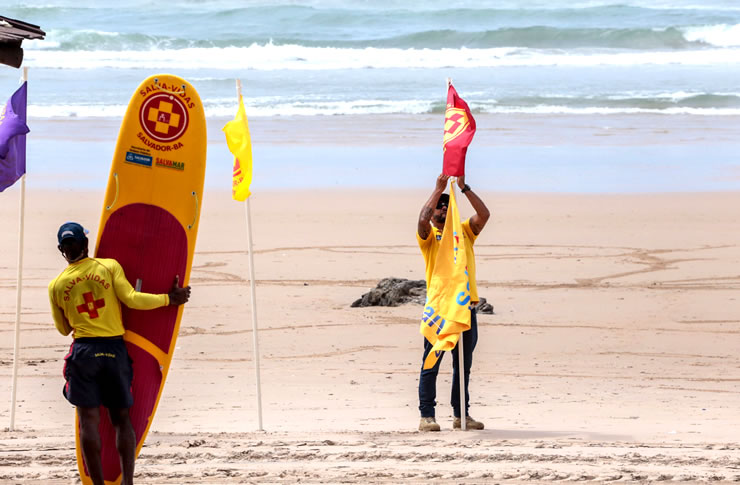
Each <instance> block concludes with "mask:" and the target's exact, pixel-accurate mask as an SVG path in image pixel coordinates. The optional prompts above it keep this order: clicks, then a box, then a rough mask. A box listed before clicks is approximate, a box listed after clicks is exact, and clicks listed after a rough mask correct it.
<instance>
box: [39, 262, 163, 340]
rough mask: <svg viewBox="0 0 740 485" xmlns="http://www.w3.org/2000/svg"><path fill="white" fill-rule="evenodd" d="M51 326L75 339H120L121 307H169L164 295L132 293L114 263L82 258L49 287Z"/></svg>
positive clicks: (121, 333) (133, 291) (118, 266)
mask: <svg viewBox="0 0 740 485" xmlns="http://www.w3.org/2000/svg"><path fill="white" fill-rule="evenodd" d="M49 302H50V303H51V314H52V316H53V317H54V324H55V325H56V327H57V330H59V333H61V334H62V335H69V333H70V332H72V331H74V334H73V336H74V338H82V337H115V336H118V335H123V333H124V328H123V320H122V319H121V303H123V304H124V305H126V306H127V307H129V308H133V309H136V310H151V309H153V308H159V307H162V306H166V305H169V303H170V299H169V296H167V295H166V294H162V295H154V294H151V293H140V292H137V291H136V290H134V288H133V287H132V286H131V283H129V282H128V280H127V279H126V275H125V274H124V272H123V268H122V267H121V265H120V264H119V263H118V261H116V260H115V259H98V258H85V259H83V260H81V261H77V262H75V263H71V264H70V265H69V266H67V268H66V269H65V270H64V271H62V272H61V273H60V274H59V276H57V277H56V278H54V279H53V280H52V281H51V283H49Z"/></svg>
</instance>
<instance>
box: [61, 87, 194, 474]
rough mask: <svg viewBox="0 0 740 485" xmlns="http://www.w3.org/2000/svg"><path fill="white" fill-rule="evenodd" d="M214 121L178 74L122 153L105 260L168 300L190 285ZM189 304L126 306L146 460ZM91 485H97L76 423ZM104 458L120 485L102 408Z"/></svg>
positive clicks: (106, 221) (136, 123) (110, 192)
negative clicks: (176, 288) (209, 127)
mask: <svg viewBox="0 0 740 485" xmlns="http://www.w3.org/2000/svg"><path fill="white" fill-rule="evenodd" d="M206 141H207V140H206V121H205V114H204V111H203V104H202V103H201V100H200V96H198V93H197V92H196V91H195V89H194V88H193V87H192V86H191V85H190V84H189V83H188V82H187V81H185V80H183V79H181V78H179V77H177V76H173V75H170V74H160V75H156V76H151V77H149V78H148V79H146V80H144V82H142V83H141V85H140V86H139V87H138V88H137V89H136V91H135V92H134V95H133V96H132V98H131V101H130V103H129V105H128V109H127V110H126V115H125V117H124V118H123V123H122V124H121V130H120V132H119V135H118V141H117V143H116V151H115V153H114V154H113V164H112V166H111V171H110V177H109V179H108V189H107V191H106V195H105V201H104V204H103V214H102V217H101V219H100V226H99V230H98V240H97V244H96V246H95V247H96V252H95V255H96V257H100V258H113V259H116V260H117V261H118V262H119V263H121V265H122V266H123V269H124V271H125V273H126V277H127V278H128V280H129V281H130V282H131V284H132V285H134V286H135V287H136V288H137V290H139V291H142V292H146V293H167V292H168V291H169V290H170V288H171V286H172V282H173V281H174V279H175V276H176V275H179V277H180V284H181V285H182V286H186V285H187V284H188V281H189V280H190V268H191V265H192V261H193V252H194V251H195V240H196V236H197V234H198V220H199V217H200V208H201V204H202V202H203V180H204V177H205V168H206ZM183 309H184V306H179V307H170V306H168V307H163V308H158V309H156V310H148V311H140V310H132V309H129V308H127V307H125V306H122V316H123V324H124V327H125V328H126V333H125V335H124V340H125V341H126V347H127V348H128V352H129V355H130V357H131V359H132V360H133V369H134V380H133V385H132V392H133V395H134V405H133V407H132V408H131V409H130V411H129V413H130V416H131V422H132V424H133V426H134V431H135V433H136V443H137V444H136V456H138V455H139V451H140V450H141V447H142V445H143V444H144V439H145V438H146V435H147V432H148V431H149V427H150V426H151V424H152V419H153V418H154V413H155V411H156V409H157V404H158V403H159V398H160V397H161V395H162V389H163V388H164V383H165V379H166V378H167V371H168V370H169V367H170V362H171V361H172V354H173V352H174V350H175V341H176V339H177V333H178V330H179V327H180V319H181V317H182V312H183ZM75 429H76V443H77V465H78V468H79V470H80V477H81V479H82V483H83V484H85V485H87V484H92V481H91V480H90V477H89V474H88V473H87V469H86V467H85V463H84V460H83V458H82V452H81V448H80V436H79V423H77V426H75ZM100 436H101V443H102V449H101V460H102V464H103V475H104V478H105V483H106V484H119V483H120V481H121V468H120V464H119V458H118V452H117V451H116V446H115V432H114V430H113V427H112V425H111V424H110V419H109V417H108V412H107V410H106V409H105V408H103V407H101V420H100Z"/></svg>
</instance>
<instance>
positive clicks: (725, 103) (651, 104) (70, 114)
mask: <svg viewBox="0 0 740 485" xmlns="http://www.w3.org/2000/svg"><path fill="white" fill-rule="evenodd" d="M244 102H245V105H246V107H247V114H248V116H249V117H274V116H335V115H379V114H440V115H441V114H442V113H444V110H445V103H444V100H436V101H430V100H423V99H406V100H384V99H355V100H321V99H295V98H294V97H293V98H284V97H283V98H281V97H279V96H270V97H259V98H245V100H244ZM468 102H469V104H470V106H471V108H472V110H473V112H474V113H487V114H495V113H525V114H526V113H529V114H639V113H652V114H668V115H670V114H692V115H716V116H721V115H740V93H732V94H731V93H720V94H707V93H682V92H677V93H664V94H653V95H652V96H651V95H648V94H645V95H642V96H636V95H624V96H622V97H616V96H613V95H605V96H580V97H579V96H568V95H549V96H531V97H510V98H505V97H504V98H500V99H484V100H479V99H475V98H471V97H468ZM203 105H204V108H205V112H206V116H207V117H209V118H228V117H231V116H233V115H234V112H235V109H236V103H235V101H234V99H233V98H230V97H229V98H210V99H208V98H206V99H204V102H203ZM125 112H126V105H124V104H111V105H104V104H49V105H43V104H31V105H30V106H29V108H28V115H29V117H30V118H121V117H122V116H123V115H124V114H125Z"/></svg>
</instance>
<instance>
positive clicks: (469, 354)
mask: <svg viewBox="0 0 740 485" xmlns="http://www.w3.org/2000/svg"><path fill="white" fill-rule="evenodd" d="M449 178H450V177H449V176H448V175H444V174H442V175H440V176H439V177H437V183H436V186H435V188H434V191H433V192H432V195H431V196H429V199H428V200H427V202H426V204H424V207H422V209H421V213H420V214H419V222H418V225H417V233H416V240H417V242H418V243H419V248H420V249H421V254H422V255H423V256H424V264H425V275H426V282H427V288H428V287H429V283H430V282H431V280H432V274H433V273H434V265H435V263H436V261H437V253H438V252H439V244H440V241H441V239H442V231H443V230H444V227H445V222H446V218H447V207H448V206H449V201H450V196H449V195H448V194H445V193H443V192H444V190H445V188H446V187H447V180H448V179H449ZM457 184H458V186H459V187H460V189H461V190H460V191H461V192H462V193H463V194H465V195H466V196H467V198H468V201H469V202H470V205H472V206H473V210H475V214H474V215H473V216H472V217H471V218H470V219H468V220H466V221H464V222H463V223H462V228H463V237H464V238H465V253H466V254H465V255H466V257H467V262H468V265H467V270H468V278H469V281H470V304H471V307H470V330H467V331H465V332H463V334H462V339H463V354H464V355H463V357H464V359H463V360H464V366H465V369H464V372H463V374H464V378H465V417H466V419H465V425H466V426H465V427H466V429H483V423H481V422H479V421H476V420H474V419H473V418H471V417H470V415H469V414H468V412H467V410H468V407H469V403H470V396H469V394H468V382H469V378H470V368H471V365H472V363H473V350H474V349H475V344H476V342H477V341H478V321H477V318H476V314H475V307H474V306H473V305H475V304H477V303H478V288H477V286H476V284H475V253H474V252H473V243H475V240H476V238H477V237H478V234H480V232H481V231H482V230H483V227H484V226H485V225H486V222H488V218H489V217H490V213H489V211H488V208H487V207H486V205H485V204H484V203H483V201H482V200H481V199H480V197H478V196H477V195H476V194H475V193H474V192H473V191H472V190H471V189H470V186H469V185H468V184H466V183H465V176H461V177H458V178H457ZM458 347H459V346H455V348H454V349H453V350H452V356H453V359H452V397H451V402H450V404H451V405H452V410H453V413H454V415H455V419H454V420H453V423H452V427H453V428H460V427H461V422H460V421H461V420H460V415H461V412H460V372H459V369H458V356H457V349H458ZM431 349H432V344H430V343H429V341H428V340H427V339H424V356H423V357H422V360H421V361H422V370H421V374H420V375H419V412H420V413H421V421H420V423H419V431H439V430H440V428H439V424H437V421H436V419H435V412H434V407H435V405H436V404H437V403H436V398H437V373H438V372H439V365H440V364H441V363H442V357H441V356H440V358H439V360H437V363H436V364H435V365H434V367H432V368H431V369H424V366H423V362H424V361H425V360H426V358H427V355H428V354H429V351H430V350H431Z"/></svg>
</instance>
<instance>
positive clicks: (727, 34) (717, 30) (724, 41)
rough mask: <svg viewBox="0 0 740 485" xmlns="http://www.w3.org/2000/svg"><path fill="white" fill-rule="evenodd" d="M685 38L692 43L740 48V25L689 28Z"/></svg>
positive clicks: (685, 32) (686, 30)
mask: <svg viewBox="0 0 740 485" xmlns="http://www.w3.org/2000/svg"><path fill="white" fill-rule="evenodd" d="M684 37H685V38H686V40H688V41H690V42H705V43H707V44H711V45H714V46H718V47H738V46H740V24H737V25H708V26H705V27H692V28H687V29H685V31H684Z"/></svg>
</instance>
